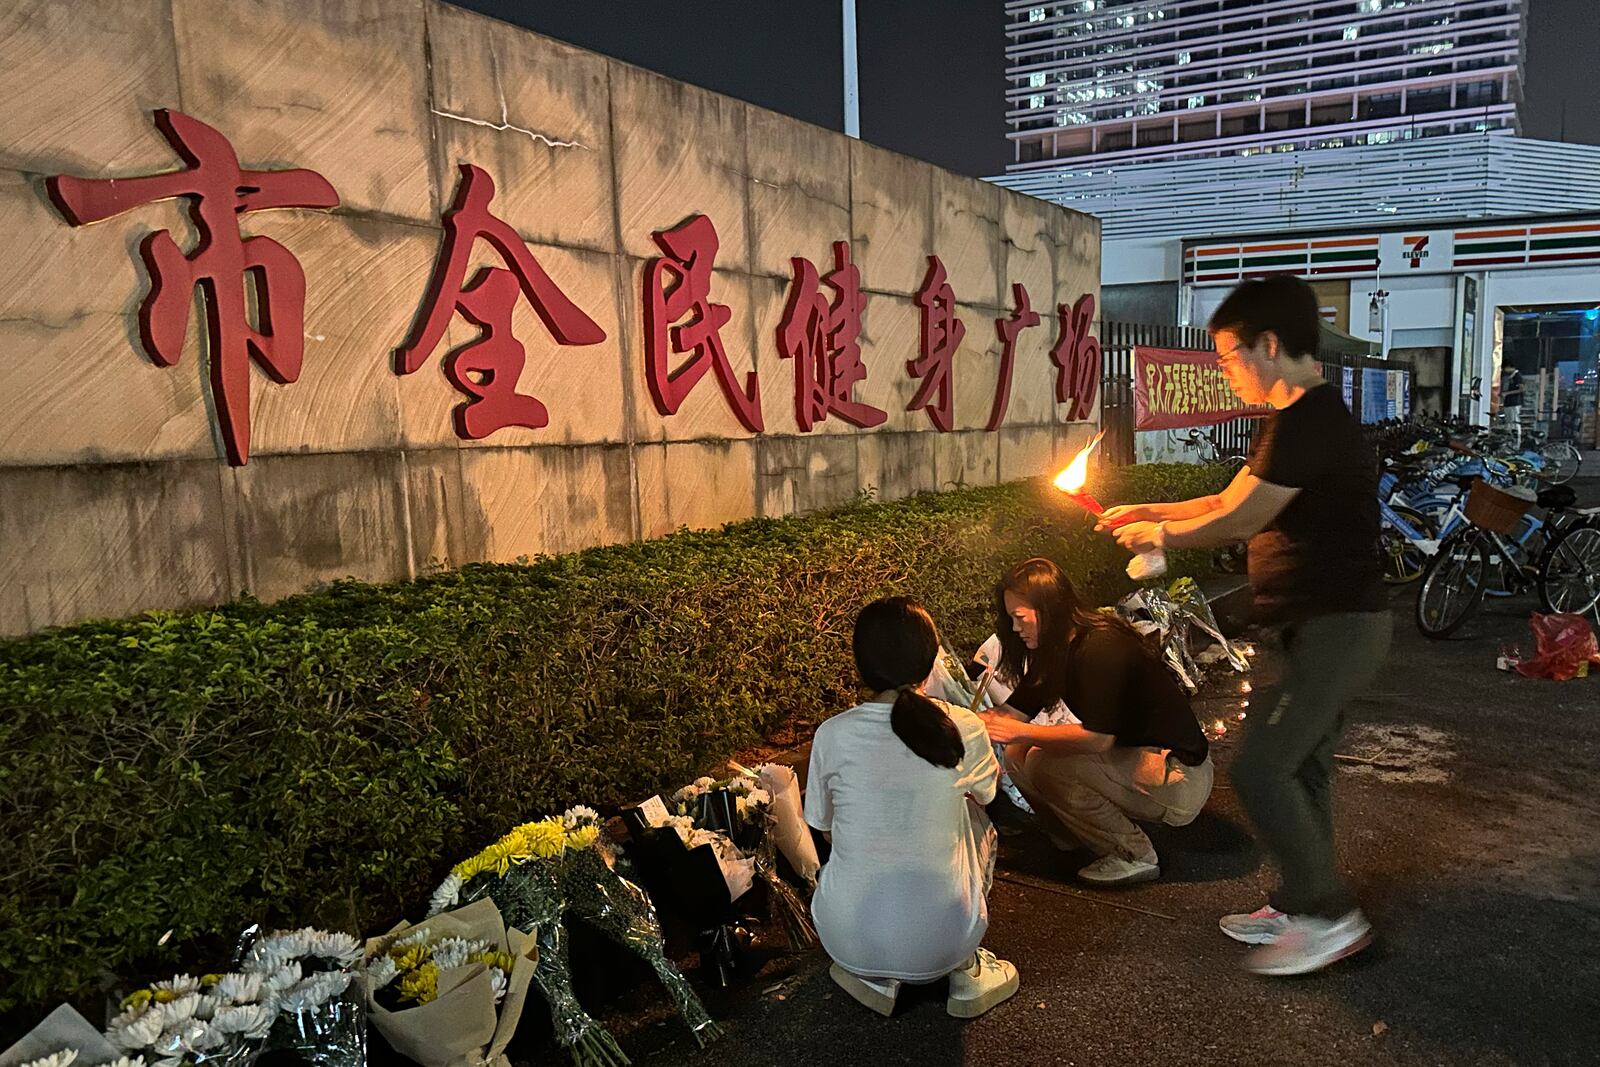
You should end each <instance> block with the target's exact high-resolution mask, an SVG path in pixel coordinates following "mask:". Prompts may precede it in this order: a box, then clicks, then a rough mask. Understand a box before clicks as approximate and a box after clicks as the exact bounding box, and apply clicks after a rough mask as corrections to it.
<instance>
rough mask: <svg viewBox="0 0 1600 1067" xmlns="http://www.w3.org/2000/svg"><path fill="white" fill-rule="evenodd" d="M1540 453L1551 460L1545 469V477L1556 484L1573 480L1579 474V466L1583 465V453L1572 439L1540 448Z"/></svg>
mask: <svg viewBox="0 0 1600 1067" xmlns="http://www.w3.org/2000/svg"><path fill="white" fill-rule="evenodd" d="M1539 454H1540V455H1541V456H1543V457H1544V458H1545V459H1546V460H1548V461H1549V464H1550V465H1549V466H1548V467H1546V468H1545V469H1544V477H1545V480H1546V481H1548V482H1551V483H1552V484H1554V485H1561V484H1563V483H1564V482H1570V481H1572V479H1574V478H1576V477H1577V476H1578V468H1579V467H1581V466H1583V453H1582V452H1580V451H1578V446H1577V445H1575V444H1573V443H1572V442H1571V441H1558V442H1557V443H1555V444H1553V445H1545V446H1544V447H1543V448H1541V449H1539Z"/></svg>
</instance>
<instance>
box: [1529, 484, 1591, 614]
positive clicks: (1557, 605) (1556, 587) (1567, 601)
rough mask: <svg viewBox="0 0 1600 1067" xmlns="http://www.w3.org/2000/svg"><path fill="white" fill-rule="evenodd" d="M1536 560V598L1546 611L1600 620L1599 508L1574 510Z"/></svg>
mask: <svg viewBox="0 0 1600 1067" xmlns="http://www.w3.org/2000/svg"><path fill="white" fill-rule="evenodd" d="M1573 514H1574V515H1575V516H1576V521H1574V522H1572V523H1571V524H1569V525H1568V526H1566V528H1565V529H1563V530H1562V531H1561V532H1560V533H1559V534H1557V535H1556V536H1555V537H1553V538H1551V539H1550V543H1549V544H1548V545H1547V546H1546V547H1545V551H1544V557H1543V558H1542V559H1541V560H1540V561H1539V577H1538V588H1539V602H1540V603H1541V604H1543V605H1544V609H1545V610H1546V611H1549V612H1563V613H1569V614H1573V615H1593V616H1594V617H1595V620H1596V621H1597V622H1600V508H1587V509H1584V510H1582V511H1577V512H1574V513H1573Z"/></svg>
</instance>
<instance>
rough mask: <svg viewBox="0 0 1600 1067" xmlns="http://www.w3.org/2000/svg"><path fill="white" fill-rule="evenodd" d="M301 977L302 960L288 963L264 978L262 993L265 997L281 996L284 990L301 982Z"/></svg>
mask: <svg viewBox="0 0 1600 1067" xmlns="http://www.w3.org/2000/svg"><path fill="white" fill-rule="evenodd" d="M300 978H301V973H300V961H298V960H295V961H294V962H292V963H286V964H284V965H283V966H282V967H279V968H278V969H277V970H275V971H273V972H272V973H271V974H269V975H267V976H266V978H265V979H263V980H262V983H261V995H262V997H263V999H271V998H275V997H278V996H281V995H282V994H283V991H284V990H286V989H288V988H289V987H290V986H292V985H294V984H295V983H297V982H299V981H300Z"/></svg>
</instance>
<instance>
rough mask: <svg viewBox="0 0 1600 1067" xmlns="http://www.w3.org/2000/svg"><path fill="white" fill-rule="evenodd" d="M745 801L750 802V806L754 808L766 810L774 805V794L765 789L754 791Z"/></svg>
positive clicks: (751, 791)
mask: <svg viewBox="0 0 1600 1067" xmlns="http://www.w3.org/2000/svg"><path fill="white" fill-rule="evenodd" d="M745 799H746V800H748V801H750V806H751V807H753V808H765V807H769V806H770V805H771V804H772V794H771V793H769V792H767V791H766V790H765V789H752V790H750V795H749V796H748V797H746V798H745Z"/></svg>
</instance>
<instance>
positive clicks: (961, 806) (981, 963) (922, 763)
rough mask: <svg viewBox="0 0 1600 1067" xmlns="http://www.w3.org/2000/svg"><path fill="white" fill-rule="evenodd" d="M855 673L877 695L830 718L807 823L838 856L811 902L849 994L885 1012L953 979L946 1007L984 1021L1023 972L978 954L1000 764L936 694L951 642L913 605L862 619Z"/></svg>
mask: <svg viewBox="0 0 1600 1067" xmlns="http://www.w3.org/2000/svg"><path fill="white" fill-rule="evenodd" d="M854 647H855V659H856V669H857V670H858V671H859V672H860V675H861V681H862V682H863V683H864V685H865V686H866V687H867V689H869V690H870V691H872V693H873V694H874V696H873V698H872V699H871V700H869V701H867V702H866V703H864V704H860V705H857V706H856V707H854V708H851V709H850V710H849V711H846V712H844V713H843V714H840V715H837V716H835V717H833V718H831V719H829V720H828V721H827V722H825V723H823V724H822V725H821V726H820V727H819V728H818V729H817V735H816V738H815V740H814V741H813V742H812V746H811V770H810V773H809V777H808V779H807V784H806V803H805V809H806V822H808V823H810V824H811V825H812V826H813V827H815V828H816V829H817V830H819V831H821V832H822V833H823V834H825V835H827V836H828V838H829V840H830V841H831V842H832V844H833V852H832V855H831V856H830V858H829V860H828V862H827V864H826V865H825V866H824V867H823V868H822V874H821V876H820V877H819V878H818V881H817V892H816V896H815V897H814V898H813V899H812V902H811V911H812V915H813V917H814V918H815V920H816V925H817V933H818V934H819V935H821V938H822V945H823V947H824V948H825V949H827V951H828V955H829V956H831V957H832V958H833V961H834V962H833V967H832V969H831V971H830V973H831V974H832V976H833V980H834V981H835V982H837V983H838V984H839V985H840V986H841V987H842V988H843V989H844V990H845V992H847V993H849V994H850V995H851V996H852V997H854V998H855V999H856V1000H858V1001H860V1002H861V1003H862V1004H865V1005H866V1006H867V1007H869V1008H871V1009H872V1010H873V1011H876V1012H878V1013H880V1014H882V1015H888V1014H890V1013H891V1012H892V1011H893V1010H894V1002H895V996H896V995H897V994H898V993H899V990H900V983H901V982H913V983H916V982H932V981H935V980H937V979H940V978H943V977H944V976H946V975H949V976H950V998H949V1000H948V1001H947V1002H946V1005H945V1008H946V1010H947V1011H948V1012H949V1013H950V1014H951V1015H954V1016H957V1017H958V1018H971V1017H973V1016H976V1015H981V1014H983V1013H984V1012H986V1011H988V1010H989V1009H990V1008H992V1007H994V1006H995V1005H996V1004H999V1003H1000V1002H1001V1001H1004V1000H1005V999H1007V998H1008V997H1010V996H1011V995H1012V994H1013V993H1015V992H1016V991H1017V969H1016V968H1015V967H1013V966H1012V965H1011V964H1010V963H1007V962H1006V961H1004V960H998V959H996V958H995V956H994V953H992V952H989V951H988V950H986V949H982V948H979V947H978V943H979V942H980V941H982V940H983V935H984V933H985V932H986V931H987V930H988V928H989V907H988V901H987V899H986V897H987V894H988V890H989V881H990V877H991V876H992V874H993V871H994V841H995V834H994V828H993V827H992V826H990V824H989V819H988V817H987V816H986V815H985V814H984V812H983V808H982V807H981V805H984V804H987V803H989V802H990V801H991V800H993V799H994V793H995V783H996V781H997V779H998V776H999V765H998V763H997V762H996V760H995V758H994V749H993V748H992V747H991V746H990V742H989V735H988V733H987V732H986V731H985V729H984V726H983V723H982V722H981V721H980V720H979V719H978V717H977V716H976V715H973V714H972V713H970V712H968V711H967V710H966V709H964V708H956V707H952V706H950V705H948V704H942V703H939V702H937V701H934V700H931V699H929V698H928V697H926V696H924V695H923V694H922V692H921V686H922V683H923V681H924V680H925V679H926V678H927V677H928V675H929V673H930V672H931V671H932V669H933V662H934V657H935V656H936V655H937V654H938V651H939V635H938V631H937V629H936V628H935V627H934V624H933V619H932V617H930V616H929V614H928V612H927V610H926V609H925V608H923V607H922V605H921V604H918V603H917V602H916V601H914V600H909V599H907V598H905V597H889V598H886V599H884V600H877V601H874V602H873V603H871V604H868V605H867V606H866V607H865V608H863V609H862V611H861V614H860V615H859V616H858V617H857V619H856V628H855V638H854Z"/></svg>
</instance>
